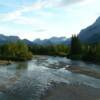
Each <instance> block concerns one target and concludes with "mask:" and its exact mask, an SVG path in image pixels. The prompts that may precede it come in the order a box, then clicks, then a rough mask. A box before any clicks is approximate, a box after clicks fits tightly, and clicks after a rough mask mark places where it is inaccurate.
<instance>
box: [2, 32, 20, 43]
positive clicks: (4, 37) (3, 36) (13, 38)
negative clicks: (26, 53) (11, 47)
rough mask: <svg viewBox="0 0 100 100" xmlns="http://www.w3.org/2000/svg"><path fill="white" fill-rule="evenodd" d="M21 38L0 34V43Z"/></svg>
mask: <svg viewBox="0 0 100 100" xmlns="http://www.w3.org/2000/svg"><path fill="white" fill-rule="evenodd" d="M18 40H20V38H19V37H18V36H5V35H2V34H0V44H4V43H8V42H16V41H18Z"/></svg>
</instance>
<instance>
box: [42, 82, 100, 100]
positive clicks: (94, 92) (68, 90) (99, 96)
mask: <svg viewBox="0 0 100 100" xmlns="http://www.w3.org/2000/svg"><path fill="white" fill-rule="evenodd" d="M41 100H100V89H97V88H93V87H90V86H85V85H78V84H77V85H75V84H73V85H68V84H65V83H59V84H53V86H52V88H49V89H48V90H46V92H45V94H44V95H43V96H42V99H41Z"/></svg>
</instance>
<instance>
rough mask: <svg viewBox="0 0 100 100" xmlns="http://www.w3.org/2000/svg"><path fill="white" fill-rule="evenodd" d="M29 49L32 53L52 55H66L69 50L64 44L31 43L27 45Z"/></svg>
mask: <svg viewBox="0 0 100 100" xmlns="http://www.w3.org/2000/svg"><path fill="white" fill-rule="evenodd" d="M29 49H30V51H31V52H32V53H33V54H39V55H53V56H56V55H58V56H66V55H67V53H68V51H69V48H68V47H67V46H66V45H48V46H46V45H45V46H41V45H33V46H29Z"/></svg>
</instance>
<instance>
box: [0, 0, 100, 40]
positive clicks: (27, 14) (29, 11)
mask: <svg viewBox="0 0 100 100" xmlns="http://www.w3.org/2000/svg"><path fill="white" fill-rule="evenodd" d="M99 16H100V0H0V34H4V35H15V36H16V35H17V36H19V37H20V38H21V39H24V38H26V39H29V40H34V39H36V38H40V39H45V38H50V37H53V36H56V37H62V36H65V37H67V38H69V37H71V35H72V34H78V33H79V32H80V30H81V29H84V28H86V27H87V26H89V25H91V24H92V23H93V22H95V20H96V18H98V17H99Z"/></svg>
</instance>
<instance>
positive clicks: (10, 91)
mask: <svg viewBox="0 0 100 100" xmlns="http://www.w3.org/2000/svg"><path fill="white" fill-rule="evenodd" d="M69 65H70V66H79V67H84V68H86V69H89V70H94V71H96V72H97V73H99V74H100V66H99V65H95V64H90V63H84V62H82V61H72V60H69V59H67V58H65V57H50V56H36V57H34V58H33V59H32V60H31V61H27V62H17V63H13V64H11V65H0V100H41V94H44V93H45V92H44V91H45V90H46V89H48V88H49V87H50V86H51V85H52V83H57V84H58V83H65V84H82V85H85V86H90V87H91V88H95V89H100V79H99V78H96V77H93V76H89V75H85V74H81V73H74V72H71V71H69V70H66V67H68V66H69ZM62 100H63V99H62ZM69 100H70V99H69ZM74 100H75V99H74ZM84 100H85V99H84ZM96 100H97V99H96ZM98 100H100V99H98Z"/></svg>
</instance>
